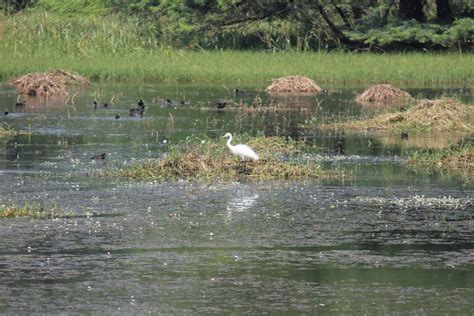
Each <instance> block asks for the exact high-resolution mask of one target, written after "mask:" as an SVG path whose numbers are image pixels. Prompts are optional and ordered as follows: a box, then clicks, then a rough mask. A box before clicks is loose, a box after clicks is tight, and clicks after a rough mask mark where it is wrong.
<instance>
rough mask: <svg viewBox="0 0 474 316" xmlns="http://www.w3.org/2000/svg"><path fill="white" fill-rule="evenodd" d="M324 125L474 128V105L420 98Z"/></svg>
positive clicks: (356, 128)
mask: <svg viewBox="0 0 474 316" xmlns="http://www.w3.org/2000/svg"><path fill="white" fill-rule="evenodd" d="M319 128H321V129H345V130H355V131H357V130H366V131H376V130H402V129H403V130H420V131H421V130H437V131H450V130H456V131H466V132H470V131H473V130H474V107H472V106H469V105H466V104H463V103H461V102H459V101H456V100H453V99H448V98H443V99H439V100H420V101H418V102H417V104H416V105H415V106H413V107H411V108H409V109H408V110H407V111H399V112H394V113H384V114H380V115H377V116H375V117H373V118H370V119H367V120H357V121H351V122H341V123H332V124H322V125H320V126H319Z"/></svg>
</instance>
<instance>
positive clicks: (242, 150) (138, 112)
mask: <svg viewBox="0 0 474 316" xmlns="http://www.w3.org/2000/svg"><path fill="white" fill-rule="evenodd" d="M244 93H245V92H244V91H243V90H239V89H234V95H241V94H244ZM165 102H166V106H168V107H178V106H184V105H186V102H185V101H182V100H179V101H176V100H171V99H166V100H165ZM227 103H228V102H227V101H225V100H217V101H215V103H214V106H215V107H216V108H217V110H218V111H220V110H222V109H224V108H225V107H226V105H227ZM92 104H93V106H94V110H97V109H101V108H102V109H104V108H108V107H109V104H108V103H104V102H97V101H96V100H94V101H93V102H92ZM25 106H26V101H21V102H17V103H16V107H17V108H22V107H25ZM145 109H146V105H145V102H144V101H143V100H142V99H140V100H138V102H137V104H136V106H135V107H133V108H131V109H129V111H128V115H129V116H130V117H143V115H144V113H145ZM9 114H10V113H9V112H8V111H5V112H4V113H3V115H4V116H7V115H9ZM120 118H121V116H120V114H116V115H115V119H116V120H118V119H120ZM223 138H227V147H228V148H229V150H230V152H231V153H232V154H234V155H236V156H239V157H240V158H241V159H242V160H243V161H244V160H246V159H250V160H252V161H257V160H258V159H259V156H258V154H257V153H255V151H254V150H253V149H252V148H250V147H249V146H247V145H244V144H238V145H235V146H234V145H232V144H231V142H232V134H230V133H226V134H225V135H224V136H223ZM105 157H106V154H105V153H102V154H98V155H94V156H92V157H91V159H93V160H104V159H105Z"/></svg>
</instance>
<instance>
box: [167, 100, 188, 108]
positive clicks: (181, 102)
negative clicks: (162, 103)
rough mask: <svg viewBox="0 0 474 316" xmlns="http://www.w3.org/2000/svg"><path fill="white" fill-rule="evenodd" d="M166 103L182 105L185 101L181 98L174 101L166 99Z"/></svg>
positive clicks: (168, 104)
mask: <svg viewBox="0 0 474 316" xmlns="http://www.w3.org/2000/svg"><path fill="white" fill-rule="evenodd" d="M166 105H167V106H182V105H186V102H184V101H183V100H180V101H174V100H170V99H166Z"/></svg>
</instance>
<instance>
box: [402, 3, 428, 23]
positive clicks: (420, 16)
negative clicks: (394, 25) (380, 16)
mask: <svg viewBox="0 0 474 316" xmlns="http://www.w3.org/2000/svg"><path fill="white" fill-rule="evenodd" d="M398 15H399V16H400V18H401V19H403V20H417V21H418V22H424V21H425V14H424V13H423V0H400V3H399V7H398Z"/></svg>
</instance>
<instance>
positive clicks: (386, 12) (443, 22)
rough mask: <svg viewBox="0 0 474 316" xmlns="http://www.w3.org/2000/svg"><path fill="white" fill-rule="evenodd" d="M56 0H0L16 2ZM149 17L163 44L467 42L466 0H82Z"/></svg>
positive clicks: (469, 9)
mask: <svg viewBox="0 0 474 316" xmlns="http://www.w3.org/2000/svg"><path fill="white" fill-rule="evenodd" d="M60 1H62V0H0V4H1V3H3V8H5V7H14V8H15V10H18V9H21V8H24V7H28V6H31V5H32V4H33V3H35V4H36V5H37V6H38V7H41V6H42V5H43V8H44V7H45V6H44V4H45V3H49V4H51V3H55V6H51V5H50V6H49V7H58V5H59V4H60ZM99 1H100V3H101V4H104V5H105V6H106V8H108V10H110V11H111V12H113V13H117V14H122V15H124V16H125V17H129V16H130V15H133V16H136V17H139V18H140V19H146V20H147V21H148V22H151V23H154V24H155V25H156V30H157V34H156V36H157V38H158V39H159V40H160V41H161V42H162V43H164V45H168V46H172V47H188V48H198V49H201V48H233V49H268V50H288V49H291V50H321V49H324V50H326V49H346V50H357V51H360V50H375V51H388V50H407V49H416V50H420V49H422V50H445V49H457V50H459V49H460V50H472V48H473V38H474V3H473V1H472V0H88V1H85V2H84V5H85V6H86V5H88V4H89V5H90V4H92V3H98V2H99Z"/></svg>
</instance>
